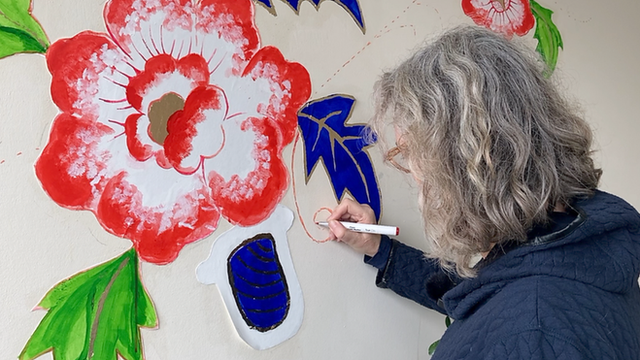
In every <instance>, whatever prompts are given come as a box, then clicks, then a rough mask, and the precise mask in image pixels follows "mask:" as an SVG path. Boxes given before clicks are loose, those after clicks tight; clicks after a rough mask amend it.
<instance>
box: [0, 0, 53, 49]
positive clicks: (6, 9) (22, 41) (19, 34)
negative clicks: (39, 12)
mask: <svg viewBox="0 0 640 360" xmlns="http://www.w3.org/2000/svg"><path fill="white" fill-rule="evenodd" d="M48 47H49V40H48V39H47V35H46V34H45V33H44V31H43V30H42V27H41V26H40V24H38V22H37V21H36V20H35V19H34V18H33V17H32V16H31V1H30V0H0V58H3V57H6V56H9V55H13V54H16V53H21V52H38V53H44V52H46V51H47V48H48Z"/></svg>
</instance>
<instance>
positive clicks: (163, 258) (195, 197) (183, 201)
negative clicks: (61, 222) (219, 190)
mask: <svg viewBox="0 0 640 360" xmlns="http://www.w3.org/2000/svg"><path fill="white" fill-rule="evenodd" d="M130 180H131V178H130V177H128V175H127V174H126V173H125V172H122V173H120V174H119V175H117V176H115V177H113V178H112V179H111V181H109V183H108V184H107V186H106V187H105V189H104V192H103V193H102V197H101V199H100V203H99V204H98V208H97V212H96V216H97V217H98V219H99V220H100V223H101V224H102V226H103V227H104V228H105V229H107V230H109V231H110V232H111V233H113V234H115V235H117V236H122V237H124V238H127V239H131V240H132V241H133V244H134V246H135V248H136V250H137V251H138V254H139V255H140V257H141V258H142V259H144V260H145V261H148V262H152V263H156V264H167V263H170V262H172V261H173V260H175V258H176V257H177V256H178V253H179V251H180V250H181V249H182V247H184V245H186V244H188V243H190V242H193V241H196V240H199V239H202V238H204V237H206V236H208V235H210V234H211V233H212V232H213V231H215V229H216V226H217V224H218V220H219V218H220V213H219V212H218V209H217V208H216V206H215V204H214V203H213V202H212V201H211V197H210V196H209V192H208V190H207V189H206V187H203V188H200V189H197V188H196V189H193V190H192V191H190V192H187V193H185V194H178V195H176V199H175V202H170V203H169V205H168V206H164V205H155V206H149V205H145V204H144V199H143V191H142V189H139V188H138V187H137V186H136V185H134V184H132V183H131V182H130ZM167 191H168V192H171V189H167ZM145 196H147V195H145ZM169 197H170V195H169Z"/></svg>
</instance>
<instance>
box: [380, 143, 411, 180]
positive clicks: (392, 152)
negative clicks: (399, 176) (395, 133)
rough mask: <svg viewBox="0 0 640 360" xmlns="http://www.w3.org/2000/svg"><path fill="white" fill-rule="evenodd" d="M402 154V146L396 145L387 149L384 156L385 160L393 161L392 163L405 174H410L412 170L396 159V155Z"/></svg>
mask: <svg viewBox="0 0 640 360" xmlns="http://www.w3.org/2000/svg"><path fill="white" fill-rule="evenodd" d="M398 155H400V156H402V149H400V147H398V146H394V147H392V148H391V149H389V151H387V154H386V155H385V157H384V160H385V161H388V162H389V163H391V165H393V167H395V168H396V169H398V170H400V171H402V172H403V173H405V174H408V173H410V172H411V170H409V169H407V167H405V166H403V165H400V163H399V162H398V161H396V159H395V158H396V156H398Z"/></svg>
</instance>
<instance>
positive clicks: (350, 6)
mask: <svg viewBox="0 0 640 360" xmlns="http://www.w3.org/2000/svg"><path fill="white" fill-rule="evenodd" d="M255 1H257V2H258V3H260V4H262V5H264V6H265V7H266V8H267V9H268V10H269V11H270V12H271V13H272V14H273V15H275V14H276V13H275V8H274V6H273V4H272V2H271V0H255ZM282 1H284V2H285V3H287V4H289V6H291V8H292V9H293V10H294V11H295V12H296V13H297V12H298V11H300V4H301V3H302V2H303V1H304V0H282ZM309 1H310V2H311V3H312V4H313V5H314V6H315V7H316V9H317V8H318V7H319V6H320V3H321V2H323V1H324V0H309ZM332 1H334V2H335V3H336V4H338V5H340V6H341V7H342V8H343V9H345V10H346V11H347V12H348V13H349V15H351V17H352V18H353V20H355V22H356V23H357V24H358V26H359V27H360V30H362V32H363V33H364V32H365V27H364V17H363V16H362V10H360V3H359V2H358V0H332Z"/></svg>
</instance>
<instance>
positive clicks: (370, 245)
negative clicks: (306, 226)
mask: <svg viewBox="0 0 640 360" xmlns="http://www.w3.org/2000/svg"><path fill="white" fill-rule="evenodd" d="M340 221H349V222H354V223H362V224H375V223H376V216H375V214H374V212H373V210H371V207H369V205H366V204H365V205H362V204H358V203H357V202H355V201H353V200H351V199H344V200H342V202H341V203H340V205H338V206H337V207H336V208H335V209H334V210H333V213H332V214H331V215H330V216H329V217H328V218H327V222H328V223H329V230H330V231H331V235H332V240H337V241H342V242H344V243H345V244H347V245H349V246H350V247H351V248H352V249H354V250H355V251H357V252H359V253H361V254H365V255H369V256H374V255H375V254H376V253H377V252H378V248H379V247H380V235H377V234H365V233H358V232H354V231H351V230H348V229H347V228H345V227H344V226H343V225H342V224H341V223H340Z"/></svg>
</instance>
